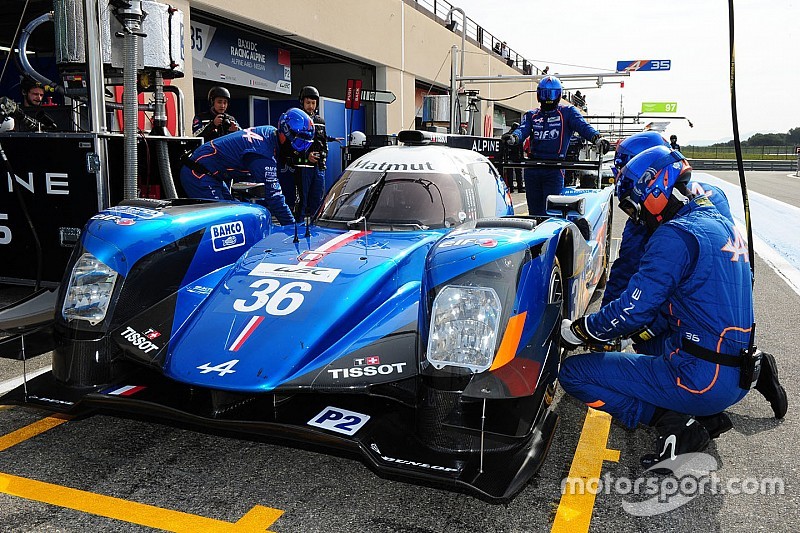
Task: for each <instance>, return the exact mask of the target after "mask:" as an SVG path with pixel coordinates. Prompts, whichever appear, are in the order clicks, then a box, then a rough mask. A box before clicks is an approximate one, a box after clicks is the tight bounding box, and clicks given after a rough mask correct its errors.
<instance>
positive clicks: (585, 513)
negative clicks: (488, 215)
mask: <svg viewBox="0 0 800 533" xmlns="http://www.w3.org/2000/svg"><path fill="white" fill-rule="evenodd" d="M514 196H515V200H516V202H520V201H522V199H521V196H522V195H514ZM623 220H624V218H623V215H622V214H621V212H619V211H617V212H616V213H615V229H614V235H615V236H617V237H618V236H619V233H620V231H621V226H622V224H621V221H623ZM796 222H797V221H794V222H793V223H795V224H796ZM787 223H789V222H787ZM756 276H757V277H756V293H755V296H756V314H757V316H756V318H757V321H758V324H759V338H760V341H759V344H760V346H761V347H762V348H764V349H766V350H767V351H770V352H772V353H774V354H775V356H776V358H777V359H778V364H779V366H780V370H781V379H782V382H783V383H784V385H785V386H786V387H787V392H788V393H789V399H790V406H789V414H788V415H787V418H786V420H784V421H776V420H775V419H773V418H771V411H770V409H769V406H768V405H767V404H766V402H765V401H764V400H763V398H762V397H761V396H760V395H758V393H756V392H753V393H751V394H749V395H748V396H747V397H746V398H745V399H744V400H743V401H742V402H740V403H739V404H737V405H736V406H734V407H732V408H731V409H730V410H729V412H730V413H731V418H732V419H733V422H734V429H733V430H732V431H730V432H728V433H726V434H724V435H722V436H721V437H720V438H719V439H717V440H716V441H714V442H713V444H712V445H711V446H710V447H709V449H708V450H707V453H708V454H709V456H710V457H711V458H712V459H713V460H714V461H715V462H716V463H717V466H716V470H715V473H716V475H717V476H718V477H719V478H720V479H722V480H723V481H724V482H727V481H731V480H734V479H736V480H748V479H753V480H756V481H758V480H763V479H764V478H779V479H782V480H783V494H772V495H770V494H761V493H760V492H758V491H756V492H755V493H753V494H747V493H745V492H744V491H738V493H732V492H728V493H725V494H719V493H718V494H710V493H704V494H697V495H695V496H693V497H691V498H689V499H688V500H687V501H685V503H684V504H683V505H681V506H680V507H678V508H675V509H672V510H669V511H667V512H660V513H656V512H657V511H659V509H658V508H655V509H652V512H653V513H656V514H652V515H650V516H646V515H645V516H635V515H634V514H631V513H630V512H629V511H626V509H625V505H624V504H625V502H631V501H633V500H634V499H635V498H634V497H633V496H632V495H631V494H630V493H625V492H626V491H625V490H622V489H625V486H624V485H619V486H617V487H616V488H615V487H614V486H613V485H612V487H611V489H612V490H609V491H607V490H601V491H600V492H599V493H597V494H591V493H583V494H575V495H572V494H565V495H562V484H563V480H564V479H565V478H567V477H568V476H570V477H581V478H586V479H587V480H588V479H591V478H594V477H598V478H599V477H602V476H607V479H614V480H619V479H623V478H628V479H637V478H639V477H640V476H641V474H642V472H641V468H640V467H639V464H638V463H639V460H638V459H639V455H640V454H642V453H645V452H649V451H651V448H652V445H653V444H652V443H653V439H654V435H653V434H652V433H649V432H647V431H644V430H639V431H636V432H629V431H626V430H625V429H623V428H621V427H620V426H618V425H617V424H616V423H612V422H611V421H610V420H609V419H608V417H606V416H605V415H602V414H600V413H598V412H596V411H589V413H590V414H589V415H588V416H587V409H586V407H585V406H583V405H581V404H580V403H578V402H576V401H574V400H573V399H571V398H568V397H561V395H559V400H558V402H559V403H558V408H557V409H558V413H559V415H560V416H561V420H560V424H559V427H558V429H557V432H556V436H555V439H554V443H553V446H552V448H551V450H550V453H549V455H548V457H547V459H546V461H545V464H544V466H543V467H542V470H541V471H540V472H539V474H538V475H537V476H536V477H534V478H533V480H532V481H531V482H530V483H529V484H528V486H527V487H526V488H525V489H524V490H523V491H522V492H521V493H520V494H519V495H518V496H517V497H516V498H515V499H514V500H512V501H511V502H509V503H508V504H505V505H491V504H487V503H484V502H482V501H480V500H477V499H475V498H473V497H471V496H467V495H463V494H458V493H453V492H449V491H445V490H441V489H436V488H429V487H420V486H416V485H410V484H406V483H402V482H398V481H391V480H385V479H382V478H380V477H378V476H376V475H375V474H374V473H373V472H372V471H370V470H369V469H368V468H367V467H365V466H364V465H363V464H362V463H360V462H359V461H357V460H353V459H351V458H347V457H340V456H335V455H328V454H322V453H318V452H316V451H313V450H310V449H304V448H291V447H285V446H281V445H277V444H274V443H269V442H261V441H254V440H246V439H238V438H235V436H228V435H219V434H207V433H202V432H198V431H194V430H190V429H185V428H176V427H171V426H166V425H162V424H159V423H156V422H152V421H145V420H139V419H135V418H117V417H111V416H105V415H95V416H92V417H88V418H83V419H64V418H57V417H47V416H45V415H43V413H41V412H40V411H36V410H33V409H29V408H22V407H13V408H7V409H3V410H0V524H2V526H0V530H2V531H14V532H17V531H19V532H22V531H26V532H27V531H68V532H72V531H76V532H78V531H151V530H152V529H162V530H168V531H266V530H270V531H276V532H316V531H319V532H323V531H324V532H326V533H331V532H340V531H341V532H353V531H359V532H360V531H364V532H414V533H427V532H465V531H466V532H470V531H481V532H483V531H490V532H491V531H498V532H499V531H503V532H518V531H519V532H528V531H546V530H553V531H576V532H579V531H587V530H589V531H606V530H611V529H614V530H617V531H668V530H710V531H722V530H724V531H743V530H747V531H750V530H752V529H754V528H761V529H764V530H778V531H790V530H795V529H796V525H795V524H796V523H797V522H798V519H799V518H800V498H798V496H797V489H798V486H797V477H798V474H797V463H796V457H798V453H799V452H800V444H797V442H798V436H799V435H798V433H800V432H798V427H797V416H796V414H795V413H796V409H797V402H796V401H795V398H798V397H800V396H798V395H799V394H800V385H798V383H799V382H798V379H797V378H798V375H800V364H798V363H797V362H796V361H795V357H794V354H795V345H796V329H797V328H796V321H797V317H798V316H800V296H798V295H797V294H796V293H794V292H793V291H791V290H787V286H786V284H785V282H784V281H783V279H781V278H780V277H779V276H778V275H777V274H775V273H774V272H773V271H772V270H770V268H769V267H768V266H766V264H765V263H764V262H763V261H761V260H760V259H757V263H756ZM45 357H46V356H45ZM46 364H47V361H46V359H45V358H39V359H38V360H34V361H33V362H31V363H29V370H30V367H31V366H38V367H41V366H43V365H46ZM3 365H4V366H0V372H2V373H0V383H1V382H3V381H5V380H7V379H9V378H11V377H14V376H17V375H19V374H20V373H21V364H20V363H16V362H9V363H3ZM608 476H610V477H608ZM742 488H743V487H742ZM604 489H605V488H604ZM616 489H620V490H616ZM748 492H751V491H748ZM573 496H574V497H573ZM628 508H629V509H630V506H628Z"/></svg>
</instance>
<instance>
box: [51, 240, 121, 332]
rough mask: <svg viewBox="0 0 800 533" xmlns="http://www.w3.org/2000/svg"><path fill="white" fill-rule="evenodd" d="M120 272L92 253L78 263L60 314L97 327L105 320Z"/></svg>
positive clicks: (84, 255)
mask: <svg viewBox="0 0 800 533" xmlns="http://www.w3.org/2000/svg"><path fill="white" fill-rule="evenodd" d="M116 281H117V273H116V272H115V271H114V270H112V269H111V267H109V266H108V265H106V264H105V263H103V262H102V261H100V260H99V259H97V258H96V257H95V256H93V255H92V254H90V253H85V254H83V255H82V256H81V258H80V259H78V261H77V262H76V263H75V266H74V267H73V269H72V275H71V276H70V278H69V285H68V286H67V291H66V296H65V297H64V305H63V306H62V308H61V314H62V316H63V317H64V319H65V320H67V321H69V320H86V321H87V322H89V324H91V325H92V326H94V325H95V324H98V323H100V322H102V321H103V319H104V318H105V317H106V312H107V311H108V304H109V302H110V301H111V294H112V293H113V291H114V283H115V282H116Z"/></svg>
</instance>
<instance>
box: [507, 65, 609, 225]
mask: <svg viewBox="0 0 800 533" xmlns="http://www.w3.org/2000/svg"><path fill="white" fill-rule="evenodd" d="M562 92H563V87H562V85H561V81H560V80H559V79H558V78H556V77H555V76H545V77H544V78H542V80H541V81H540V82H539V85H538V87H537V89H536V99H537V100H538V101H539V103H540V104H541V105H540V107H539V108H538V109H532V110H530V111H528V112H526V113H525V115H524V116H523V117H522V124H521V125H520V126H519V128H517V129H516V130H514V131H513V132H512V133H506V134H504V135H503V136H502V139H503V141H504V142H505V143H506V144H508V145H511V146H513V145H516V144H518V143H522V142H524V141H525V139H526V138H527V137H530V145H531V150H530V155H531V157H532V158H533V159H560V160H564V158H565V157H566V155H567V149H569V140H570V137H572V134H573V132H578V134H580V136H581V137H583V138H584V139H586V140H588V141H591V142H592V143H594V144H595V146H597V149H598V151H599V152H600V153H601V154H605V153H606V152H607V151H608V149H609V147H610V146H609V143H608V141H607V140H606V139H604V138H603V136H602V135H600V133H599V132H598V131H597V130H596V129H594V128H593V127H592V126H591V125H589V123H588V122H586V120H584V118H583V115H581V113H580V111H578V109H577V108H576V107H575V106H573V105H570V104H560V103H559V102H560V101H561V94H562ZM563 188H564V171H563V170H561V169H557V168H535V169H525V196H526V199H527V202H528V212H529V213H530V214H531V215H545V214H546V213H545V209H546V203H547V196H548V195H551V194H561V189H563Z"/></svg>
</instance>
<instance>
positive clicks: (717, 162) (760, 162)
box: [689, 158, 797, 171]
mask: <svg viewBox="0 0 800 533" xmlns="http://www.w3.org/2000/svg"><path fill="white" fill-rule="evenodd" d="M689 164H690V165H692V168H693V169H696V170H736V169H737V168H738V167H737V166H736V160H735V159H691V158H689ZM742 164H743V166H744V169H745V170H762V171H794V170H795V169H796V168H797V162H796V161H784V160H780V159H745V160H744V161H742Z"/></svg>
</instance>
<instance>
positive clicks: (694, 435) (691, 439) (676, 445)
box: [641, 411, 711, 474]
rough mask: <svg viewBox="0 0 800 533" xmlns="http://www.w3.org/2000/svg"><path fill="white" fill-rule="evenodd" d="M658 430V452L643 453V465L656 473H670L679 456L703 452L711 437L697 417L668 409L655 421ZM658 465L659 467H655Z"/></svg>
mask: <svg viewBox="0 0 800 533" xmlns="http://www.w3.org/2000/svg"><path fill="white" fill-rule="evenodd" d="M654 426H655V428H656V431H658V439H657V440H656V450H657V451H656V453H651V454H647V455H643V456H642V458H641V463H642V466H643V467H645V468H646V469H650V471H651V472H654V473H656V474H670V473H671V472H672V471H673V468H672V465H674V464H675V461H676V459H677V457H678V456H679V455H681V454H684V453H691V452H701V451H703V450H705V449H706V446H708V443H709V442H710V441H711V438H710V437H709V435H708V431H707V430H706V428H705V427H704V426H703V425H702V424H701V423H700V422H698V421H697V420H696V419H695V418H693V417H691V416H689V415H684V414H681V413H676V412H675V411H666V412H665V413H664V414H663V415H661V416H660V417H659V418H658V420H656V421H655V423H654ZM656 465H658V467H657V468H653V467H654V466H656Z"/></svg>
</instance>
